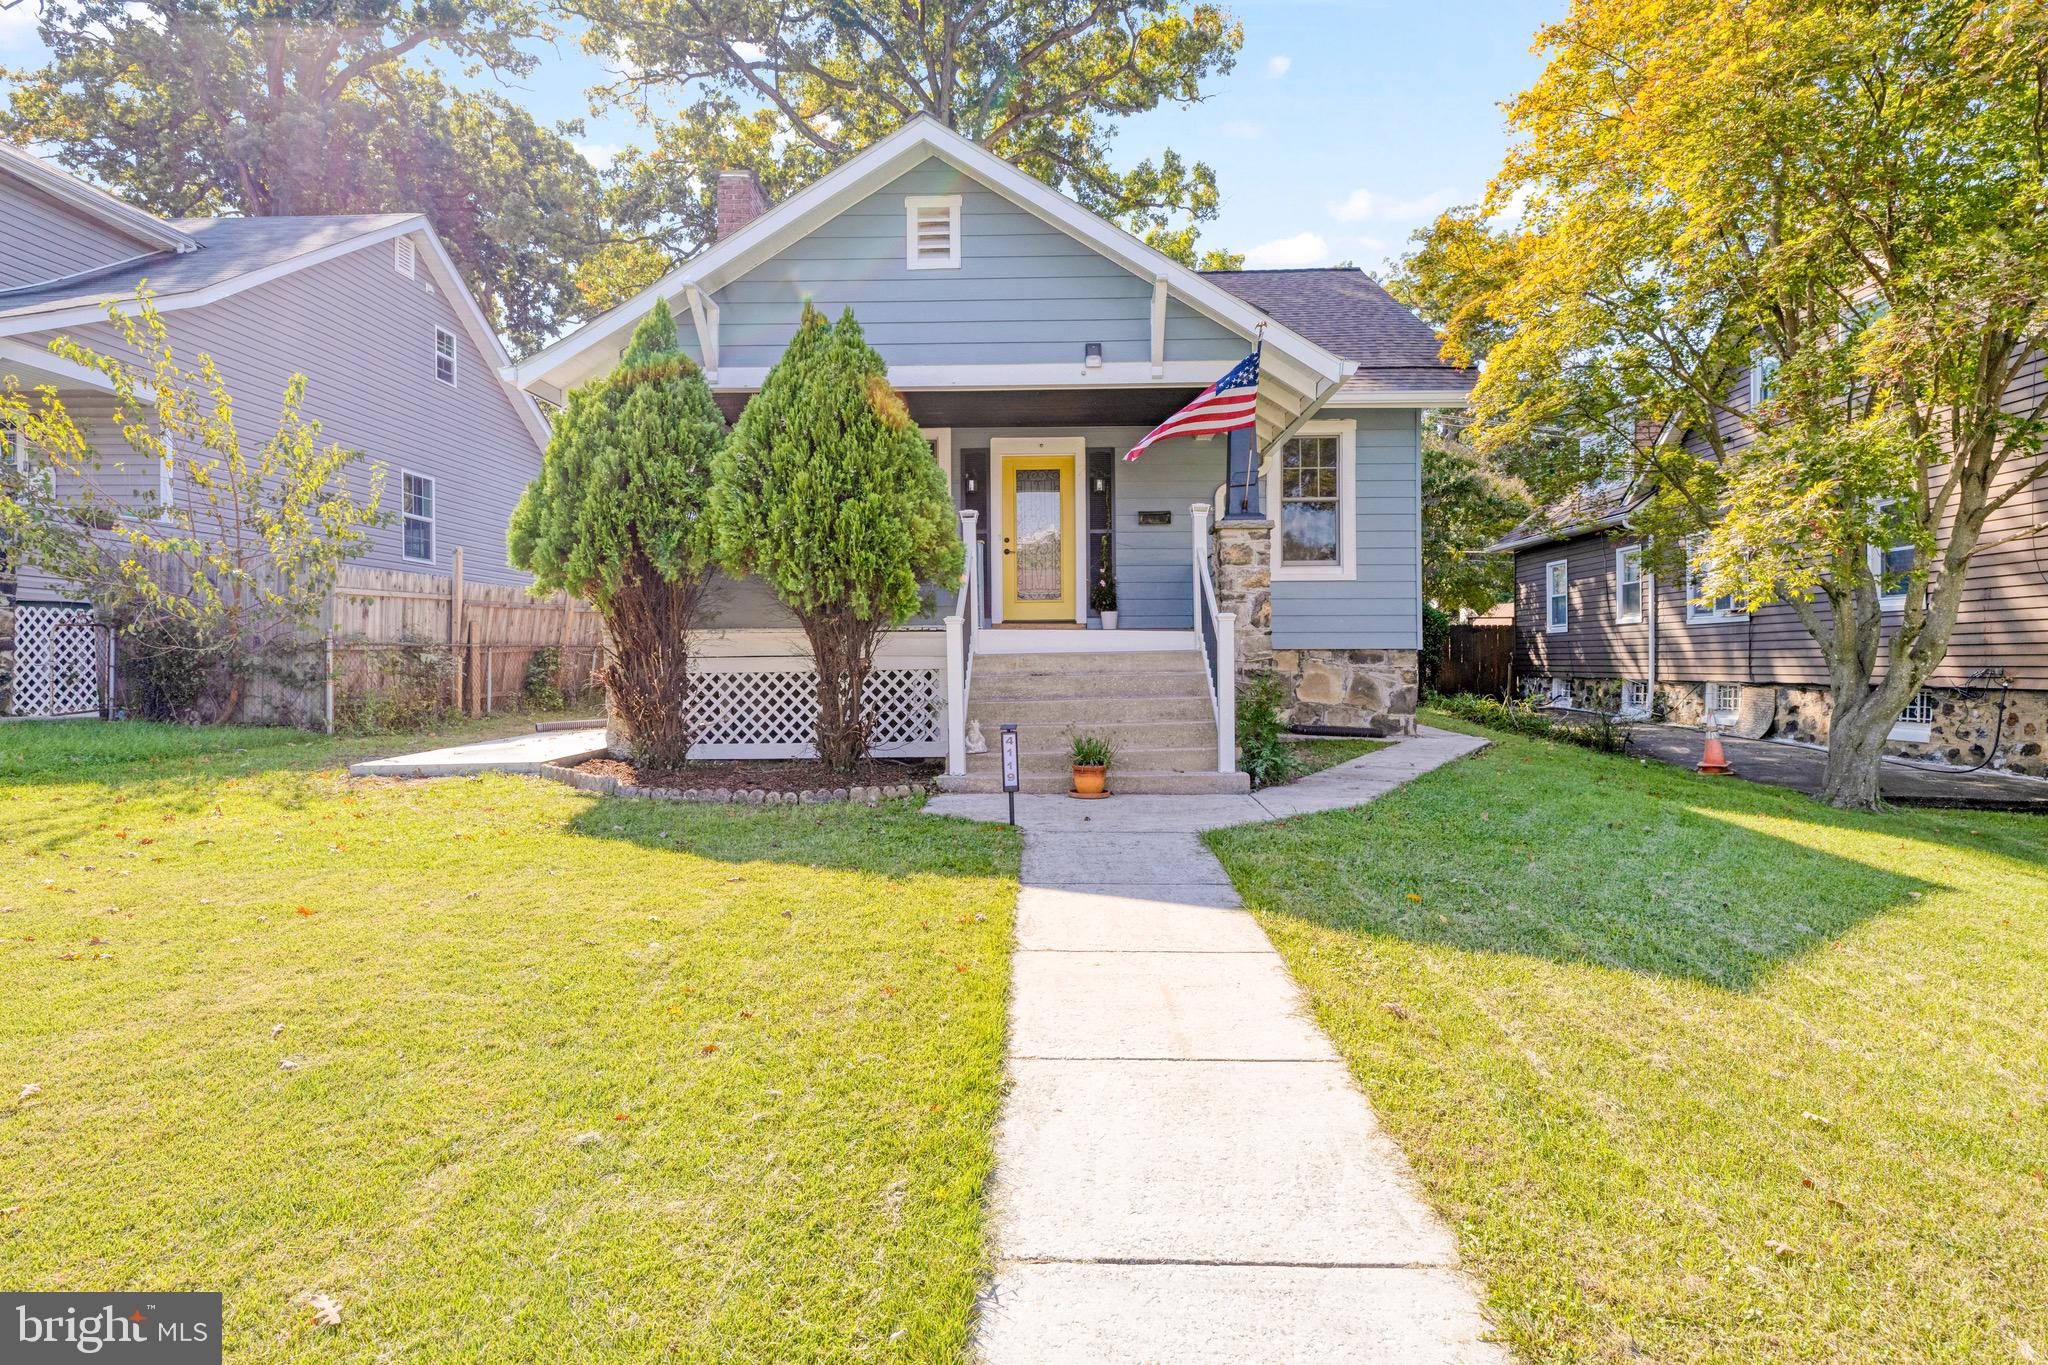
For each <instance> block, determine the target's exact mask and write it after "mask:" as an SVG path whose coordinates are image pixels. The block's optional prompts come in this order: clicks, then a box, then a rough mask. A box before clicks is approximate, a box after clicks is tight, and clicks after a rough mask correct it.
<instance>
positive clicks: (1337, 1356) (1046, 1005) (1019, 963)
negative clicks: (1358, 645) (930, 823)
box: [927, 731, 1507, 1365]
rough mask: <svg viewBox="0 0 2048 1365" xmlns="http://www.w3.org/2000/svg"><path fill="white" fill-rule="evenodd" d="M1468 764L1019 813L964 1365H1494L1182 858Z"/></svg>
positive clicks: (1277, 995) (1459, 1284) (1454, 1280)
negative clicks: (1007, 964)
mask: <svg viewBox="0 0 2048 1365" xmlns="http://www.w3.org/2000/svg"><path fill="white" fill-rule="evenodd" d="M1483 743H1484V741H1481V740H1476V739H1469V738H1467V737H1466V736H1463V735H1453V734H1448V733H1445V732H1441V731H1436V732H1431V731H1425V732H1424V733H1423V734H1422V735H1421V736H1419V737H1417V738H1415V739H1411V740H1404V741H1402V742H1401V743H1399V744H1396V745H1394V746H1393V747H1391V748H1388V749H1384V750H1381V751H1380V752H1378V753H1374V754H1369V755H1367V756H1366V757H1364V758H1361V759H1355V760H1353V761H1352V762H1350V763H1348V764H1343V765H1340V766H1339V767H1337V768H1332V769H1329V770H1327V771H1325V772H1323V773H1319V774H1317V775H1316V776H1314V777H1311V778H1308V779H1306V780H1304V781H1302V782H1300V783H1297V784H1295V785H1293V786H1291V787H1287V788H1282V789H1280V790H1277V791H1270V792H1262V793H1259V794H1258V795H1256V796H1231V797H1172V796H1126V797H1118V798H1116V799H1114V800H1110V801H1102V802H1083V801H1069V800H1067V799H1065V798H1063V797H1025V798H1020V799H1019V800H1018V803H1017V805H1018V823H1019V824H1020V825H1022V826H1023V827H1024V829H1025V839H1024V869H1023V889H1022V890H1021V891H1020V893H1019V895H1018V899H1017V949H1016V955H1015V959H1014V966H1013V972H1014V978H1013V982H1012V991H1011V1003H1010V1036H1009V1072H1010V1080H1011V1092H1010V1095H1009V1097H1008V1099H1007V1100H1006V1102H1005V1105H1004V1112H1003V1119H1002V1125H1001V1130H1000V1133H999V1135H998V1139H997V1168H996V1183H995V1189H994V1194H993V1202H994V1226H995V1241H996V1248H997V1255H998V1265H997V1271H996V1276H995V1280H994V1282H993V1284H992V1285H991V1286H990V1287H989V1290H988V1292H987V1294H986V1296H985V1299H984V1302H983V1304H982V1311H981V1319H980V1327H979V1332H978V1336H977V1339H976V1346H977V1350H978V1352H979V1354H980V1356H981V1357H982V1359H984V1360H985V1361H988V1362H991V1363H992V1365H1009V1362H1034V1363H1035V1362H1045V1361H1068V1360H1072V1361H1173V1362H1177V1363H1178V1362H1186V1361H1252V1360H1272V1361H1288V1362H1306V1361H1332V1362H1335V1361H1346V1362H1357V1361H1388V1362H1393V1361H1400V1362H1417V1363H1427V1362H1478V1361H1486V1362H1495V1361H1505V1360H1506V1359H1507V1356H1506V1354H1505V1353H1504V1352H1503V1351H1502V1350H1501V1349H1500V1348H1498V1347H1497V1346H1494V1345H1492V1344H1490V1343H1488V1342H1487V1341H1485V1340H1484V1337H1483V1334H1484V1333H1485V1331H1486V1329H1487V1325H1486V1321H1485V1319H1484V1317H1483V1316H1482V1315H1481V1314H1480V1311H1479V1306H1478V1298H1477V1296H1476V1294H1475V1292H1474V1289H1473V1286H1472V1285H1471V1284H1470V1283H1469V1282H1468V1281H1466V1279H1465V1278H1464V1277H1463V1276H1462V1275H1461V1274H1460V1273H1459V1272H1458V1270H1457V1268H1456V1267H1457V1252H1456V1246H1455V1243H1454V1241H1453V1239H1452V1236H1451V1233H1450V1230H1449V1229H1448V1228H1446V1227H1445V1226H1444V1225H1443V1223H1442V1222H1441V1221H1440V1220H1439V1219H1438V1218H1437V1217H1436V1216H1435V1215H1434V1214H1433V1213H1431V1211H1430V1210H1429V1208H1428V1206H1427V1205H1426V1204H1425V1203H1424V1202H1423V1200H1422V1198H1421V1196H1420V1193H1419V1191H1418V1190H1417V1188H1416V1186H1415V1183H1414V1181H1413V1179H1412V1177H1411V1176H1410V1175H1409V1173H1408V1169H1407V1165H1406V1163H1405V1161H1404V1160H1403V1159H1402V1156H1401V1153H1400V1151H1399V1150H1398V1149H1397V1148H1396V1147H1395V1146H1394V1144H1393V1143H1392V1141H1390V1140H1389V1139H1388V1138H1387V1137H1386V1136H1385V1135H1384V1134H1383V1133H1381V1132H1380V1130H1379V1127H1378V1124H1377V1123H1376V1122H1375V1120H1374V1118H1373V1114H1372V1108H1371V1106H1370V1104H1368V1103H1367V1101H1366V1098H1365V1096H1364V1095H1363V1094H1362V1093H1360V1091H1359V1089H1358V1088H1357V1086H1356V1084H1355V1083H1354V1082H1353V1081H1352V1079H1351V1075H1350V1072H1349V1070H1348V1069H1347V1068H1346V1067H1345V1065H1344V1063H1343V1061H1342V1060H1341V1059H1340V1058H1339V1056H1338V1054H1337V1052H1336V1050H1335V1049H1334V1048H1333V1047H1331V1045H1330V1042H1329V1040H1328V1039H1327V1038H1326V1037H1324V1035H1323V1033H1322V1031H1321V1030H1320V1029H1319V1028H1317V1027H1316V1025H1315V1023H1314V1021H1313V1020H1311V1019H1310V1018H1309V1017H1308V1016H1307V1014H1306V1012H1305V1010H1304V1009H1303V1005H1302V1000H1301V996H1300V992H1299V991H1298V990H1297V988H1296V987H1295V985H1294V982H1293V979H1292V978H1291V977H1290V976H1289V975H1288V973H1287V969H1286V967H1285V966H1284V964H1283V963H1282V962H1281V960H1280V957H1279V955H1278V954H1277V953H1275V952H1274V951H1273V948H1272V945H1271V944H1270V943H1269V942H1268V941H1267V939H1266V936H1265V933H1264V932H1263V931H1262V930H1261V929H1260V928H1259V926H1258V923H1257V922H1256V921H1255V920H1254V919H1253V918H1252V917H1251V916H1250V915H1249V914H1247V913H1246V912H1245V911H1244V910H1243V909H1242V908H1241V906H1240V902H1239V901H1238V898H1237V895H1236V892H1235V891H1234V890H1233V889H1232V888H1231V886H1230V882H1229V879H1228V877H1226V876H1225V874H1224V871H1223V867H1222V865H1221V864H1220V863H1218V862H1217V861H1216V859H1215V857H1214V856H1213V855H1211V854H1210V853H1209V851H1208V850H1207V849H1206V848H1204V847H1203V846H1202V844H1201V841H1200V840H1199V839H1197V838H1196V837H1195V831H1197V830H1201V829H1211V828H1218V827H1221V826H1224V825H1232V824H1241V823H1245V822H1247V821H1256V820H1267V819H1274V818H1277V817H1279V816H1283V815H1292V814H1301V813H1306V812H1308V811H1312V810H1328V809H1335V808H1338V807H1342V806H1352V805H1358V804H1360V803H1362V802H1365V801H1370V800H1372V799H1373V798H1374V797H1376V796H1379V795H1381V794H1383V793H1384V792H1386V791H1388V790H1391V789H1392V788H1393V787H1395V786H1397V785H1399V784H1400V783H1401V782H1404V781H1407V780H1408V779H1409V778H1412V777H1414V776H1416V775H1417V774H1419V773H1422V772H1427V771H1428V770H1429V769H1431V768H1434V767H1437V766H1440V765H1441V764H1443V763H1447V762H1449V761H1451V760H1452V759H1454V758H1456V757H1458V756H1459V755H1461V754H1465V753H1470V752H1472V751H1473V750H1475V749H1478V748H1480V747H1482V746H1483ZM1002 807H1003V802H1002V800H1001V798H990V797H983V796H954V797H942V798H939V799H936V800H934V801H932V802H931V803H929V805H928V807H927V809H929V810H932V811H934V812H938V813H945V814H955V815H966V816H969V817H971V818H978V819H1001V818H1003V813H1002Z"/></svg>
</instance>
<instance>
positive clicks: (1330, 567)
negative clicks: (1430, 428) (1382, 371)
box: [1266, 418, 1358, 583]
mask: <svg viewBox="0 0 2048 1365" xmlns="http://www.w3.org/2000/svg"><path fill="white" fill-rule="evenodd" d="M1308 436H1334V437H1336V438H1337V558H1336V559H1335V560H1334V561H1326V560H1311V561H1307V562H1304V561H1300V560H1297V561H1295V562H1293V563H1291V564H1290V563H1289V562H1287V560H1286V558H1285V557H1284V553H1283V549H1282V547H1283V545H1284V544H1285V538H1284V536H1283V535H1282V532H1283V531H1285V530H1286V525H1285V521H1286V515H1287V512H1286V508H1285V507H1284V506H1283V505H1282V501H1283V500H1282V498H1281V496H1280V490H1281V488H1282V487H1283V484H1282V479H1283V477H1284V475H1285V473H1286V466H1287V445H1288V444H1291V443H1292V442H1293V441H1294V440H1296V439H1297V438H1300V437H1308ZM1297 501H1299V500H1297ZM1266 510H1267V512H1268V514H1269V515H1270V516H1271V517H1272V518H1273V530H1272V533H1271V535H1272V539H1271V542H1270V543H1271V547H1272V560H1273V581H1274V582H1276V583H1313V582H1332V581H1337V580H1342V581H1345V582H1349V581H1350V580H1351V579H1354V578H1356V577H1358V423H1357V422H1355V421H1352V420H1351V419H1350V418H1343V419H1336V420H1329V421H1321V422H1305V423H1303V424H1302V426H1301V429H1300V430H1298V431H1296V432H1295V433H1294V434H1293V435H1291V436H1289V437H1288V438H1287V442H1285V443H1283V444H1282V445H1281V447H1280V449H1279V450H1276V451H1274V452H1273V459H1272V468H1270V469H1268V470H1267V471H1266Z"/></svg>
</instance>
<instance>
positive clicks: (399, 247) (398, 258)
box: [391, 237, 419, 280]
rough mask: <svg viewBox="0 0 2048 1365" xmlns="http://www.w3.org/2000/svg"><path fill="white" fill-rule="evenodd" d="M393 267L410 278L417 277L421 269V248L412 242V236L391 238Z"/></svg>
mask: <svg viewBox="0 0 2048 1365" xmlns="http://www.w3.org/2000/svg"><path fill="white" fill-rule="evenodd" d="M391 268H392V269H394V270H396V271H397V272H398V273H399V274H401V275H403V276H405V277H406V278H407V279H409V280H410V279H413V278H415V276H416V274H417V272H418V270H419V248H417V247H415V246H414V245H413V244H412V238H410V237H394V238H392V239H391Z"/></svg>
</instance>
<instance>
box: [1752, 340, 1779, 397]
mask: <svg viewBox="0 0 2048 1365" xmlns="http://www.w3.org/2000/svg"><path fill="white" fill-rule="evenodd" d="M1777 395H1778V357H1776V356H1774V355H1772V354H1771V353H1770V352H1769V351H1761V350H1759V351H1751V352H1750V353H1749V405H1750V406H1751V407H1752V408H1754V407H1755V406H1757V405H1758V404H1759V403H1768V402H1769V401H1770V400H1771V399H1773V398H1775V397H1777Z"/></svg>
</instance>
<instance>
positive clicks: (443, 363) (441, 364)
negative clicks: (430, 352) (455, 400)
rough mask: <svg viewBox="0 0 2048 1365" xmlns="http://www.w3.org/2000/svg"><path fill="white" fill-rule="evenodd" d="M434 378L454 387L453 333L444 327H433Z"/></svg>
mask: <svg viewBox="0 0 2048 1365" xmlns="http://www.w3.org/2000/svg"><path fill="white" fill-rule="evenodd" d="M434 378H436V379H438V380H440V381H441V382H442V383H443V384H446V385H447V386H448V387H449V388H451V389H452V388H454V387H455V333H453V332H451V331H449V330H448V329H447V328H446V327H436V328H435V329H434Z"/></svg>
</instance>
